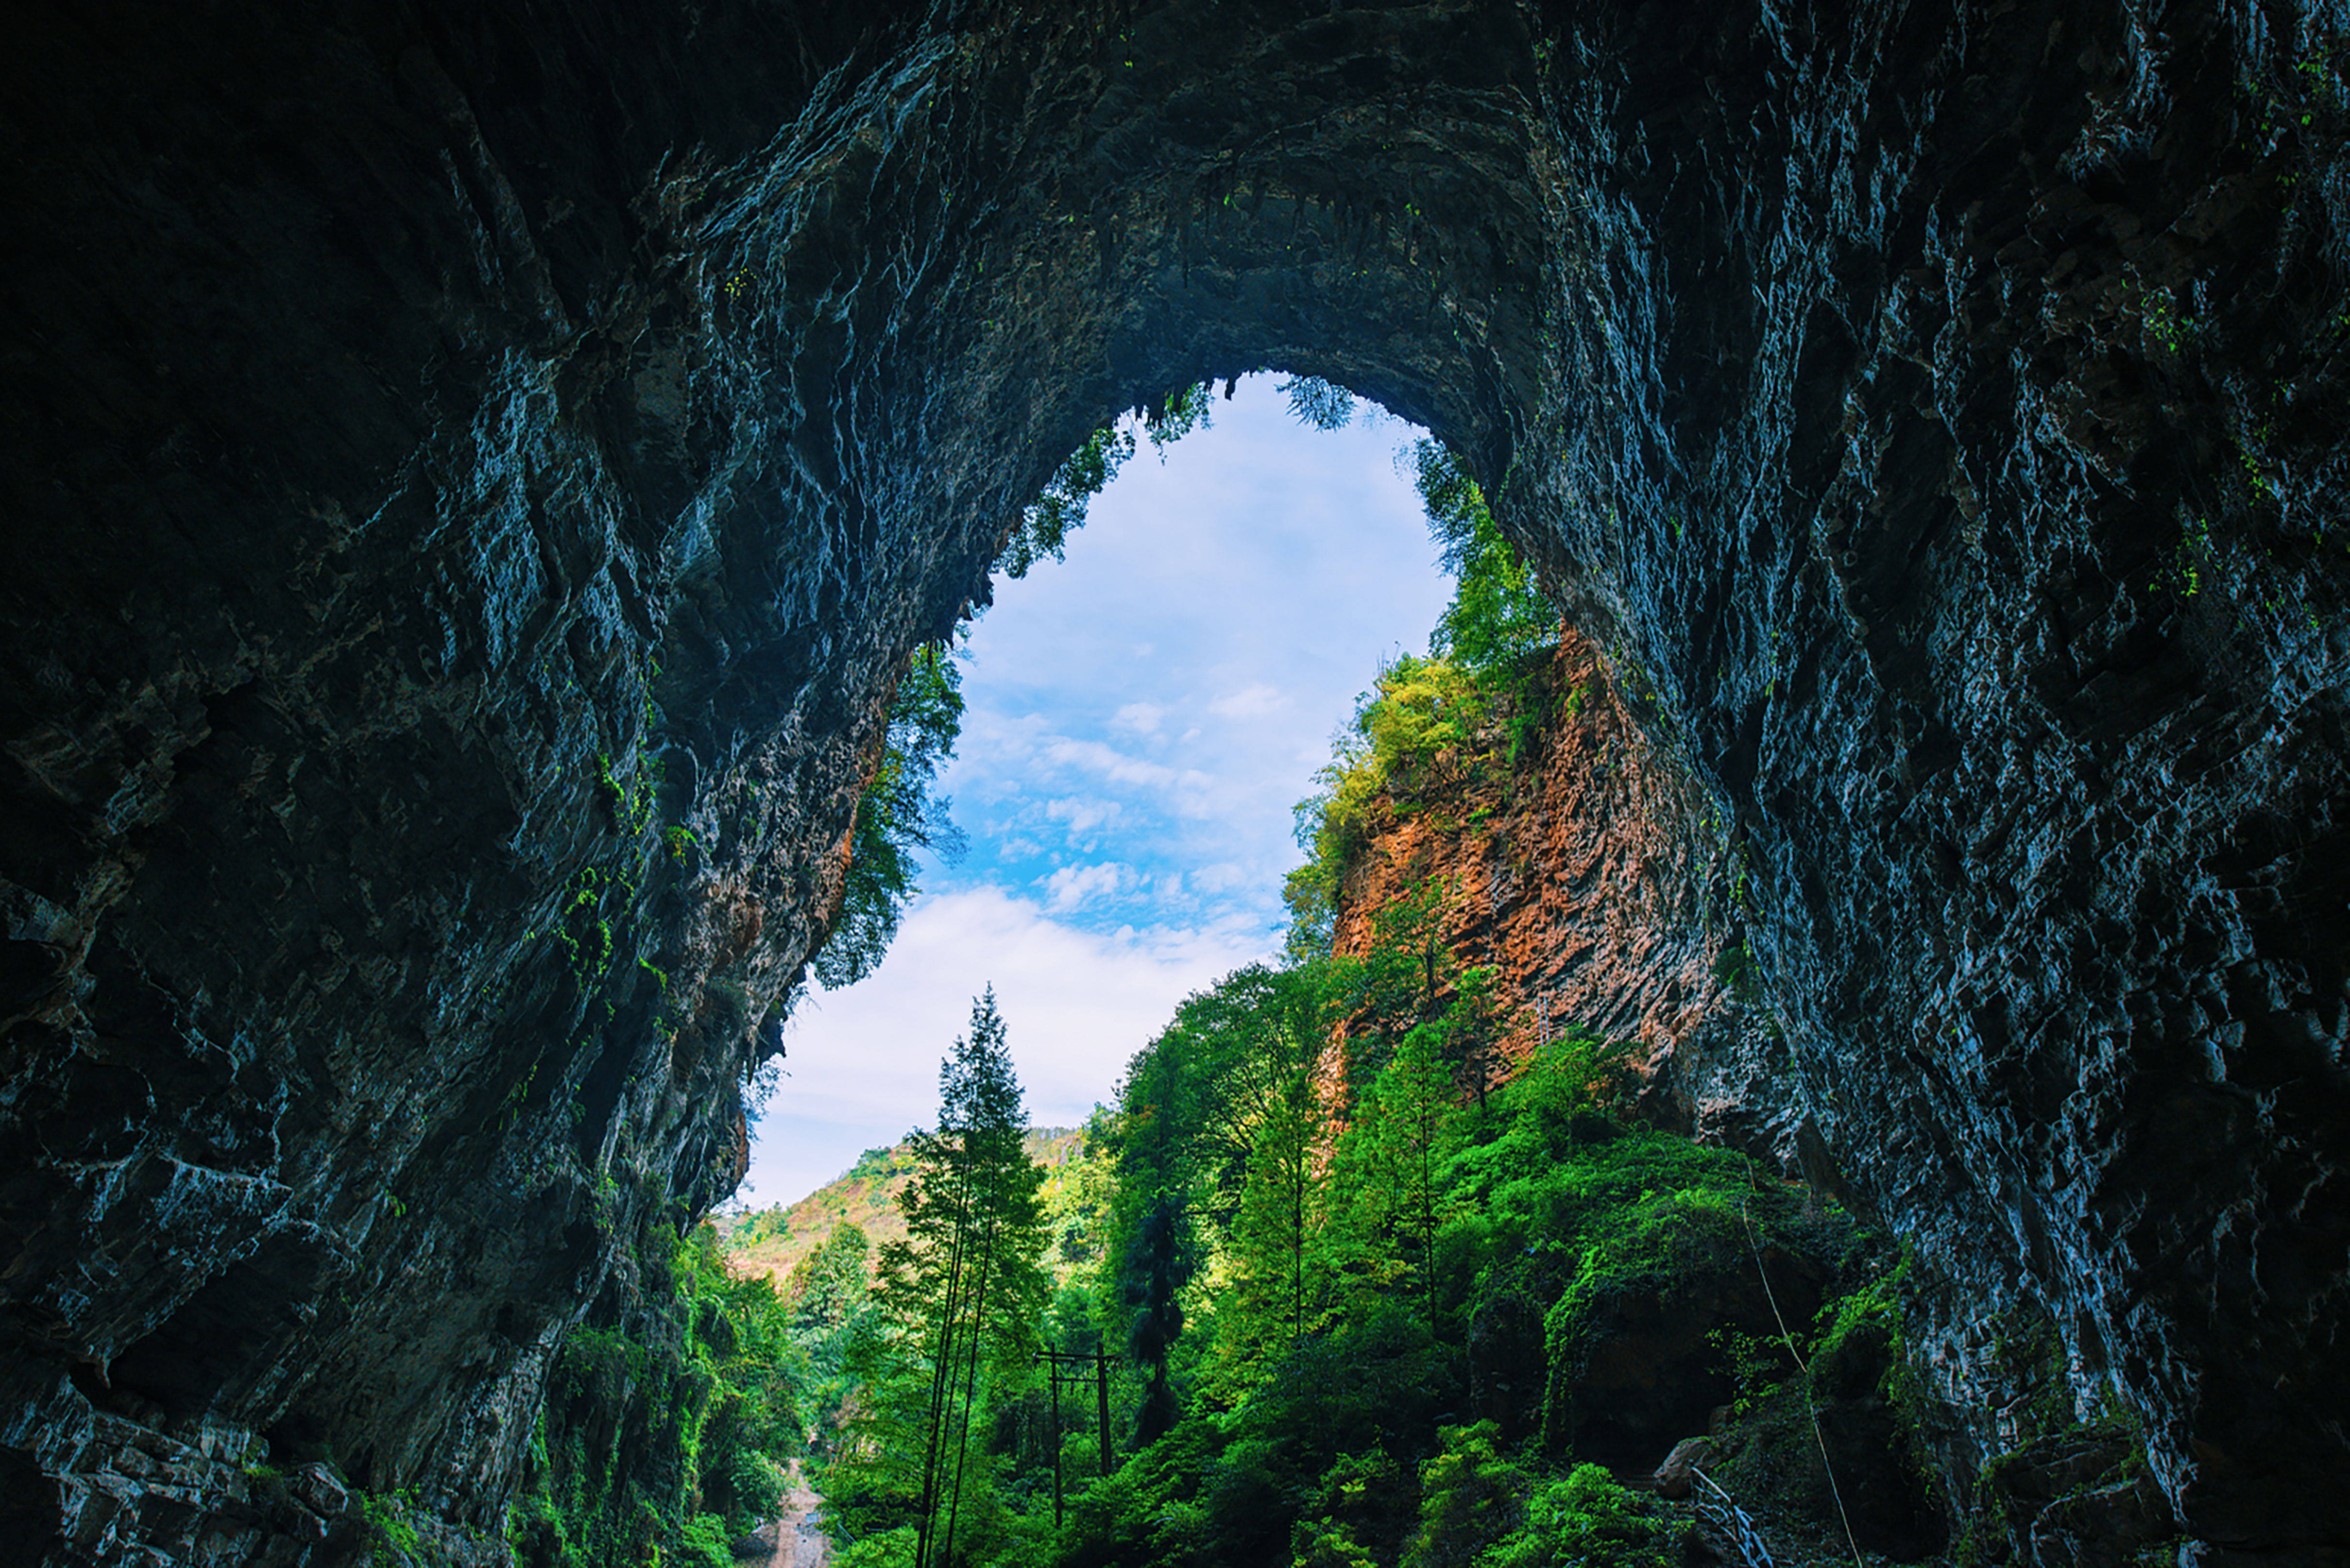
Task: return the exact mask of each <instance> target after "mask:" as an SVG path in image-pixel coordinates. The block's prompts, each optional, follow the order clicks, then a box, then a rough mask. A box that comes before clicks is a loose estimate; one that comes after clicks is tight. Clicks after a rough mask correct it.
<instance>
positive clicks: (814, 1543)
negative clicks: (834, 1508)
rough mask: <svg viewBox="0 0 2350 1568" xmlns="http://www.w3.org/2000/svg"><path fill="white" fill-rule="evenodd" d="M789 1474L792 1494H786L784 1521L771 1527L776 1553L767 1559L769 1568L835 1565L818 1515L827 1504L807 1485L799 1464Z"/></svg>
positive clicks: (795, 1462) (792, 1466) (794, 1463)
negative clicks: (832, 1563) (773, 1533)
mask: <svg viewBox="0 0 2350 1568" xmlns="http://www.w3.org/2000/svg"><path fill="white" fill-rule="evenodd" d="M787 1474H788V1478H789V1480H790V1482H791V1490H789V1491H787V1492H785V1494H784V1512H783V1517H782V1518H780V1519H778V1520H777V1521H775V1524H774V1525H773V1526H772V1528H773V1529H774V1531H775V1553H774V1555H772V1556H770V1557H769V1558H768V1559H767V1568H827V1565H828V1564H829V1563H831V1562H832V1542H830V1541H828V1540H827V1539H826V1538H825V1533H824V1524H823V1522H822V1516H821V1514H820V1513H819V1512H818V1511H819V1510H820V1509H821V1508H822V1507H823V1506H824V1500H823V1499H822V1498H820V1497H818V1496H816V1489H815V1488H814V1487H812V1486H810V1485H808V1483H807V1477H806V1475H804V1474H803V1473H802V1472H801V1470H800V1462H799V1460H797V1459H794V1460H793V1461H792V1463H791V1469H790V1470H789V1471H788V1472H787Z"/></svg>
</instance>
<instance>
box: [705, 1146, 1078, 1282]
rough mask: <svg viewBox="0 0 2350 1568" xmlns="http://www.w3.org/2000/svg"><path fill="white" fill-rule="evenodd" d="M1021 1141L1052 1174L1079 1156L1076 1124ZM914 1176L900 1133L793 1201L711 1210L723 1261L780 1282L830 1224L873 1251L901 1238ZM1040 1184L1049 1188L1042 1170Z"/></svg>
mask: <svg viewBox="0 0 2350 1568" xmlns="http://www.w3.org/2000/svg"><path fill="white" fill-rule="evenodd" d="M1084 1147H1085V1133H1084V1132H1083V1130H1082V1129H1080V1128H1076V1127H1031V1128H1029V1129H1028V1136H1027V1137H1026V1139H1025V1141H1024V1148H1025V1151H1026V1153H1027V1156H1028V1158H1030V1159H1033V1160H1035V1162H1036V1163H1037V1164H1038V1165H1041V1166H1043V1167H1044V1168H1045V1169H1046V1171H1048V1172H1054V1173H1058V1172H1061V1171H1063V1170H1064V1169H1065V1168H1066V1167H1068V1166H1070V1165H1071V1164H1072V1162H1074V1161H1076V1160H1077V1159H1078V1158H1080V1157H1081V1156H1082V1155H1083V1153H1084ZM913 1174H914V1153H913V1147H912V1146H911V1145H910V1144H909V1143H907V1142H905V1141H904V1140H903V1139H900V1140H899V1142H897V1143H894V1144H891V1145H889V1147H886V1148H868V1149H867V1150H866V1151H865V1152H864V1153H863V1154H861V1155H859V1156H858V1157H857V1163H856V1164H855V1165H852V1166H850V1167H849V1168H847V1170H845V1171H842V1172H841V1173H840V1174H839V1175H838V1176H837V1177H835V1178H834V1179H832V1180H830V1181H828V1182H827V1183H825V1185H823V1186H822V1187H819V1188H817V1189H816V1190H815V1191H814V1192H811V1193H809V1194H808V1195H807V1196H806V1198H803V1199H800V1200H799V1201H798V1202H796V1203H791V1204H782V1203H776V1204H770V1205H769V1206H768V1207H766V1208H764V1209H746V1210H742V1211H740V1212H737V1213H732V1214H721V1215H718V1216H715V1217H714V1218H713V1220H712V1223H714V1224H715V1225H716V1226H717V1227H718V1234H719V1239H720V1241H722V1242H723V1243H724V1245H725V1249H726V1256H727V1262H728V1266H729V1267H730V1268H731V1269H733V1271H734V1272H736V1273H737V1274H740V1275H743V1276H745V1277H749V1276H752V1275H759V1274H764V1275H765V1276H766V1277H767V1278H769V1279H771V1280H773V1281H775V1283H776V1284H777V1285H778V1286H781V1285H782V1284H783V1283H784V1282H785V1281H786V1280H788V1279H790V1278H791V1273H792V1267H793V1265H794V1264H795V1263H797V1262H799V1261H800V1260H801V1259H802V1258H804V1257H806V1256H807V1255H808V1254H809V1253H810V1252H813V1251H816V1248H817V1247H818V1246H820V1245H822V1244H823V1242H824V1239H825V1238H826V1237H827V1236H829V1235H831V1234H832V1231H833V1227H834V1226H836V1225H839V1224H843V1223H847V1224H851V1225H855V1226H857V1227H858V1228H859V1229H860V1230H862V1231H864V1232H865V1234H866V1236H867V1238H868V1240H869V1241H871V1242H872V1244H873V1247H874V1248H875V1249H876V1250H877V1251H878V1250H879V1248H880V1247H881V1246H882V1245H883V1244H884V1243H885V1242H889V1241H903V1240H905V1237H906V1217H905V1215H904V1214H903V1213H902V1212H901V1211H900V1210H899V1207H898V1195H899V1193H901V1192H903V1191H904V1190H905V1189H906V1183H907V1182H908V1181H910V1180H911V1179H913ZM1047 1184H1048V1189H1049V1188H1050V1186H1051V1178H1050V1177H1049V1176H1048V1178H1047ZM1057 1239H1058V1238H1056V1240H1057Z"/></svg>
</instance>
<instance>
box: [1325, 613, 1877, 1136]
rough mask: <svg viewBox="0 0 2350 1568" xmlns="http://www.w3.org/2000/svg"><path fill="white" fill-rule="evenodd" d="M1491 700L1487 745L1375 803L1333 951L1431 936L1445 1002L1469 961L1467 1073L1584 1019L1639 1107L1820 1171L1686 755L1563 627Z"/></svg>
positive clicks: (1487, 1068)
mask: <svg viewBox="0 0 2350 1568" xmlns="http://www.w3.org/2000/svg"><path fill="white" fill-rule="evenodd" d="M1500 701H1502V702H1503V704H1504V705H1505V708H1506V711H1495V712H1493V713H1492V714H1489V716H1488V719H1487V724H1486V730H1485V732H1484V734H1483V735H1482V740H1483V741H1484V742H1487V745H1486V748H1485V750H1484V751H1483V754H1482V755H1480V756H1478V757H1476V758H1475V759H1473V760H1469V759H1462V758H1460V757H1440V758H1438V759H1436V760H1435V761H1434V762H1433V763H1430V765H1428V766H1427V767H1426V768H1424V769H1423V770H1422V771H1421V773H1420V774H1419V775H1418V776H1409V777H1399V778H1394V779H1391V780H1390V782H1389V787H1388V792H1387V794H1386V796H1385V798H1383V799H1382V800H1381V801H1379V802H1377V803H1375V804H1374V805H1373V807H1372V816H1371V819H1370V820H1369V821H1368V822H1367V824H1366V826H1365V830H1364V832H1363V836H1362V842H1361V844H1360V846H1359V847H1358V848H1357V850H1356V851H1355V853H1354V854H1353V855H1352V856H1350V857H1349V858H1348V861H1347V871H1346V876H1345V879H1344V885H1343V887H1342V888H1341V889H1340V892H1339V898H1338V901H1337V902H1338V908H1337V910H1336V920H1335V921H1334V925H1333V932H1332V937H1333V946H1334V949H1335V950H1336V951H1337V952H1338V953H1340V954H1341V955H1344V956H1348V957H1362V956H1365V955H1367V954H1368V953H1370V952H1371V951H1373V950H1374V949H1375V948H1377V947H1378V946H1380V945H1381V944H1382V943H1385V944H1387V945H1390V946H1396V945H1405V946H1414V945H1418V944H1417V942H1416V941H1415V940H1414V939H1415V938H1421V937H1422V936H1423V933H1424V935H1425V937H1433V938H1435V939H1436V940H1438V942H1439V943H1440V946H1441V949H1442V950H1443V951H1444V952H1445V953H1446V954H1447V958H1446V960H1445V961H1444V962H1443V963H1442V964H1441V965H1432V966H1430V970H1431V971H1430V980H1431V981H1433V982H1434V984H1435V987H1436V990H1435V992H1434V994H1433V997H1432V998H1431V1000H1432V1001H1434V1002H1446V1001H1449V1000H1450V999H1451V995H1452V994H1453V981H1454V977H1455V976H1456V974H1457V972H1458V971H1460V970H1461V969H1466V968H1469V967H1471V966H1474V967H1477V968H1481V969H1483V970H1484V971H1486V980H1485V992H1484V994H1485V995H1486V997H1487V998H1488V1005H1489V1006H1490V1007H1491V1009H1492V1015H1493V1017H1494V1018H1495V1020H1496V1022H1497V1023H1499V1024H1500V1025H1501V1028H1500V1030H1499V1037H1498V1038H1497V1039H1496V1041H1495V1042H1494V1044H1493V1045H1492V1056H1493V1057H1494V1058H1498V1059H1500V1060H1496V1061H1489V1062H1484V1063H1481V1064H1478V1065H1477V1067H1476V1069H1475V1073H1474V1074H1472V1075H1492V1074H1496V1073H1499V1072H1500V1071H1502V1065H1501V1064H1502V1062H1503V1061H1507V1062H1513V1063H1515V1062H1523V1061H1524V1060H1525V1059H1526V1058H1527V1057H1528V1056H1529V1055H1531V1054H1533V1053H1534V1051H1535V1050H1537V1049H1539V1048H1540V1047H1541V1045H1542V1044H1544V1043H1545V1042H1546V1041H1548V1040H1551V1039H1554V1038H1555V1037H1556V1036H1557V1035H1559V1034H1560V1033H1564V1032H1565V1031H1566V1030H1568V1029H1581V1030H1585V1031H1586V1032H1589V1033H1592V1034H1594V1035H1596V1036H1597V1037H1598V1038H1600V1039H1603V1040H1606V1041H1607V1042H1610V1043H1613V1044H1617V1045H1620V1046H1621V1047H1623V1048H1624V1049H1625V1051H1626V1052H1627V1061H1628V1064H1629V1065H1630V1066H1631V1068H1632V1069H1633V1073H1632V1075H1631V1078H1630V1081H1628V1082H1627V1083H1626V1084H1625V1085H1622V1090H1623V1092H1624V1094H1626V1095H1627V1096H1635V1097H1637V1101H1638V1107H1637V1108H1638V1110H1639V1111H1640V1113H1641V1114H1642V1115H1643V1116H1646V1117H1648V1119H1652V1120H1654V1121H1656V1122H1658V1123H1659V1124H1660V1125H1663V1126H1667V1127H1674V1128H1676V1129H1678V1130H1680V1131H1684V1132H1687V1133H1689V1134H1690V1135H1691V1136H1693V1137H1697V1138H1698V1139H1699V1140H1700V1141H1701V1142H1706V1143H1718V1144H1723V1145H1727V1146H1729V1147H1735V1148H1742V1149H1744V1150H1745V1151H1747V1152H1748V1153H1751V1154H1753V1155H1755V1156H1757V1157H1759V1158H1763V1159H1764V1160H1766V1161H1769V1162H1772V1163H1773V1164H1776V1165H1778V1166H1779V1167H1781V1168H1783V1169H1785V1170H1788V1171H1790V1172H1791V1173H1792V1172H1795V1171H1798V1170H1802V1169H1804V1168H1805V1167H1806V1166H1807V1165H1808V1166H1809V1167H1810V1168H1812V1170H1813V1171H1814V1174H1818V1175H1822V1176H1828V1178H1829V1179H1833V1177H1832V1176H1829V1173H1828V1172H1826V1171H1825V1170H1824V1169H1823V1168H1821V1160H1820V1158H1819V1150H1818V1147H1817V1142H1818V1133H1817V1129H1816V1128H1815V1127H1813V1126H1812V1125H1811V1123H1810V1122H1809V1120H1808V1119H1807V1116H1806V1113H1805V1108H1804V1103H1803V1100H1802V1098H1801V1096H1799V1095H1798V1094H1796V1093H1795V1089H1794V1084H1793V1083H1792V1082H1791V1081H1790V1075H1789V1069H1788V1062H1787V1049H1786V1043H1785V1041H1784V1039H1783V1037H1782V1035H1781V1033H1780V1029H1779V1025H1778V1022H1777V1019H1776V1017H1775V1016H1774V1015H1773V1013H1772V1012H1771V1011H1770V1010H1769V1009H1768V1008H1767V1007H1765V1006H1763V1005H1760V1003H1761V1002H1762V998H1761V997H1760V995H1759V990H1760V987H1759V984H1758V982H1757V977H1756V976H1755V975H1754V974H1753V973H1752V968H1753V965H1752V959H1751V957H1750V955H1749V953H1748V950H1747V942H1746V937H1745V928H1746V925H1747V923H1748V921H1749V919H1751V917H1752V896H1751V894H1750V893H1749V891H1748V888H1747V886H1746V878H1745V877H1744V875H1743V868H1742V866H1741V865H1740V864H1739V863H1738V861H1737V860H1736V858H1735V857H1734V856H1733V855H1732V853H1731V850H1730V848H1729V846H1728V844H1727V842H1726V840H1725V835H1724V833H1723V824H1722V822H1721V817H1720V815H1719V812H1718V808H1716V807H1715V806H1714V805H1713V803H1712V802H1711V800H1709V799H1708V798H1707V796H1706V795H1705V794H1704V792H1703V791H1702V790H1701V789H1700V787H1699V785H1698V783H1697V781H1696V780H1695V779H1694V778H1693V777H1692V776H1691V774H1690V769H1689V766H1688V763H1687V762H1686V760H1685V759H1683V758H1681V757H1679V756H1677V755H1673V754H1670V753H1665V752H1663V751H1661V750H1660V748H1659V745H1658V743H1657V741H1656V739H1655V738H1654V737H1653V736H1651V735H1650V734H1648V732H1646V730H1644V729H1643V727H1642V724H1641V722H1640V717H1639V714H1638V711H1637V710H1638V708H1639V706H1640V700H1639V698H1638V696H1627V693H1625V692H1624V691H1622V690H1621V689H1620V688H1619V687H1618V685H1617V681H1616V680H1615V678H1614V677H1613V676H1612V675H1611V673H1610V672H1609V670H1608V669H1607V663H1606V660H1605V659H1603V658H1602V657H1601V656H1600V653H1599V650H1598V649H1596V647H1594V646H1593V644H1592V643H1591V641H1590V639H1587V638H1586V637H1584V636H1582V635H1581V634H1579V633H1576V632H1572V631H1570V632H1568V633H1566V635H1565V637H1564V638H1562V639H1561V641H1560V646H1559V649H1558V650H1557V653H1556V654H1555V657H1553V658H1552V659H1550V661H1549V664H1548V666H1547V667H1546V668H1544V670H1540V671H1539V672H1533V673H1531V677H1530V679H1529V680H1527V681H1526V682H1525V684H1524V685H1523V687H1522V688H1521V689H1519V690H1517V691H1512V692H1511V693H1509V694H1508V695H1506V696H1504V697H1503V698H1502V699H1501V700H1500ZM1357 1071H1359V1067H1358V1068H1357ZM1807 1156H1808V1157H1809V1158H1808V1160H1807V1158H1806V1157H1807Z"/></svg>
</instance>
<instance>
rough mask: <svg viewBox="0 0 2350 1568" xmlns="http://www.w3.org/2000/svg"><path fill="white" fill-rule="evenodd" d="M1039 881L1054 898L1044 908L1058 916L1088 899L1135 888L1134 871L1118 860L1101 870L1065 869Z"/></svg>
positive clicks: (1091, 867) (1080, 867)
mask: <svg viewBox="0 0 2350 1568" xmlns="http://www.w3.org/2000/svg"><path fill="white" fill-rule="evenodd" d="M1038 880H1040V881H1042V882H1043V883H1044V884H1045V892H1047V893H1048V894H1050V895H1051V897H1050V898H1048V899H1047V900H1046V902H1045V908H1046V909H1052V910H1055V911H1056V912H1060V911H1066V910H1069V909H1076V907H1077V906H1078V905H1080V904H1082V903H1084V902H1086V901H1087V899H1089V898H1107V897H1109V896H1110V895H1111V894H1114V893H1119V892H1123V891H1124V890H1125V889H1126V888H1130V887H1133V886H1134V885H1135V880H1136V878H1135V875H1134V868H1133V867H1129V866H1121V865H1119V864H1118V862H1117V861H1115V860H1109V861H1105V862H1103V863H1102V864H1101V865H1098V866H1064V867H1061V869H1059V870H1058V871H1055V872H1054V873H1053V874H1052V875H1051V876H1049V877H1040V878H1038Z"/></svg>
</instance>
